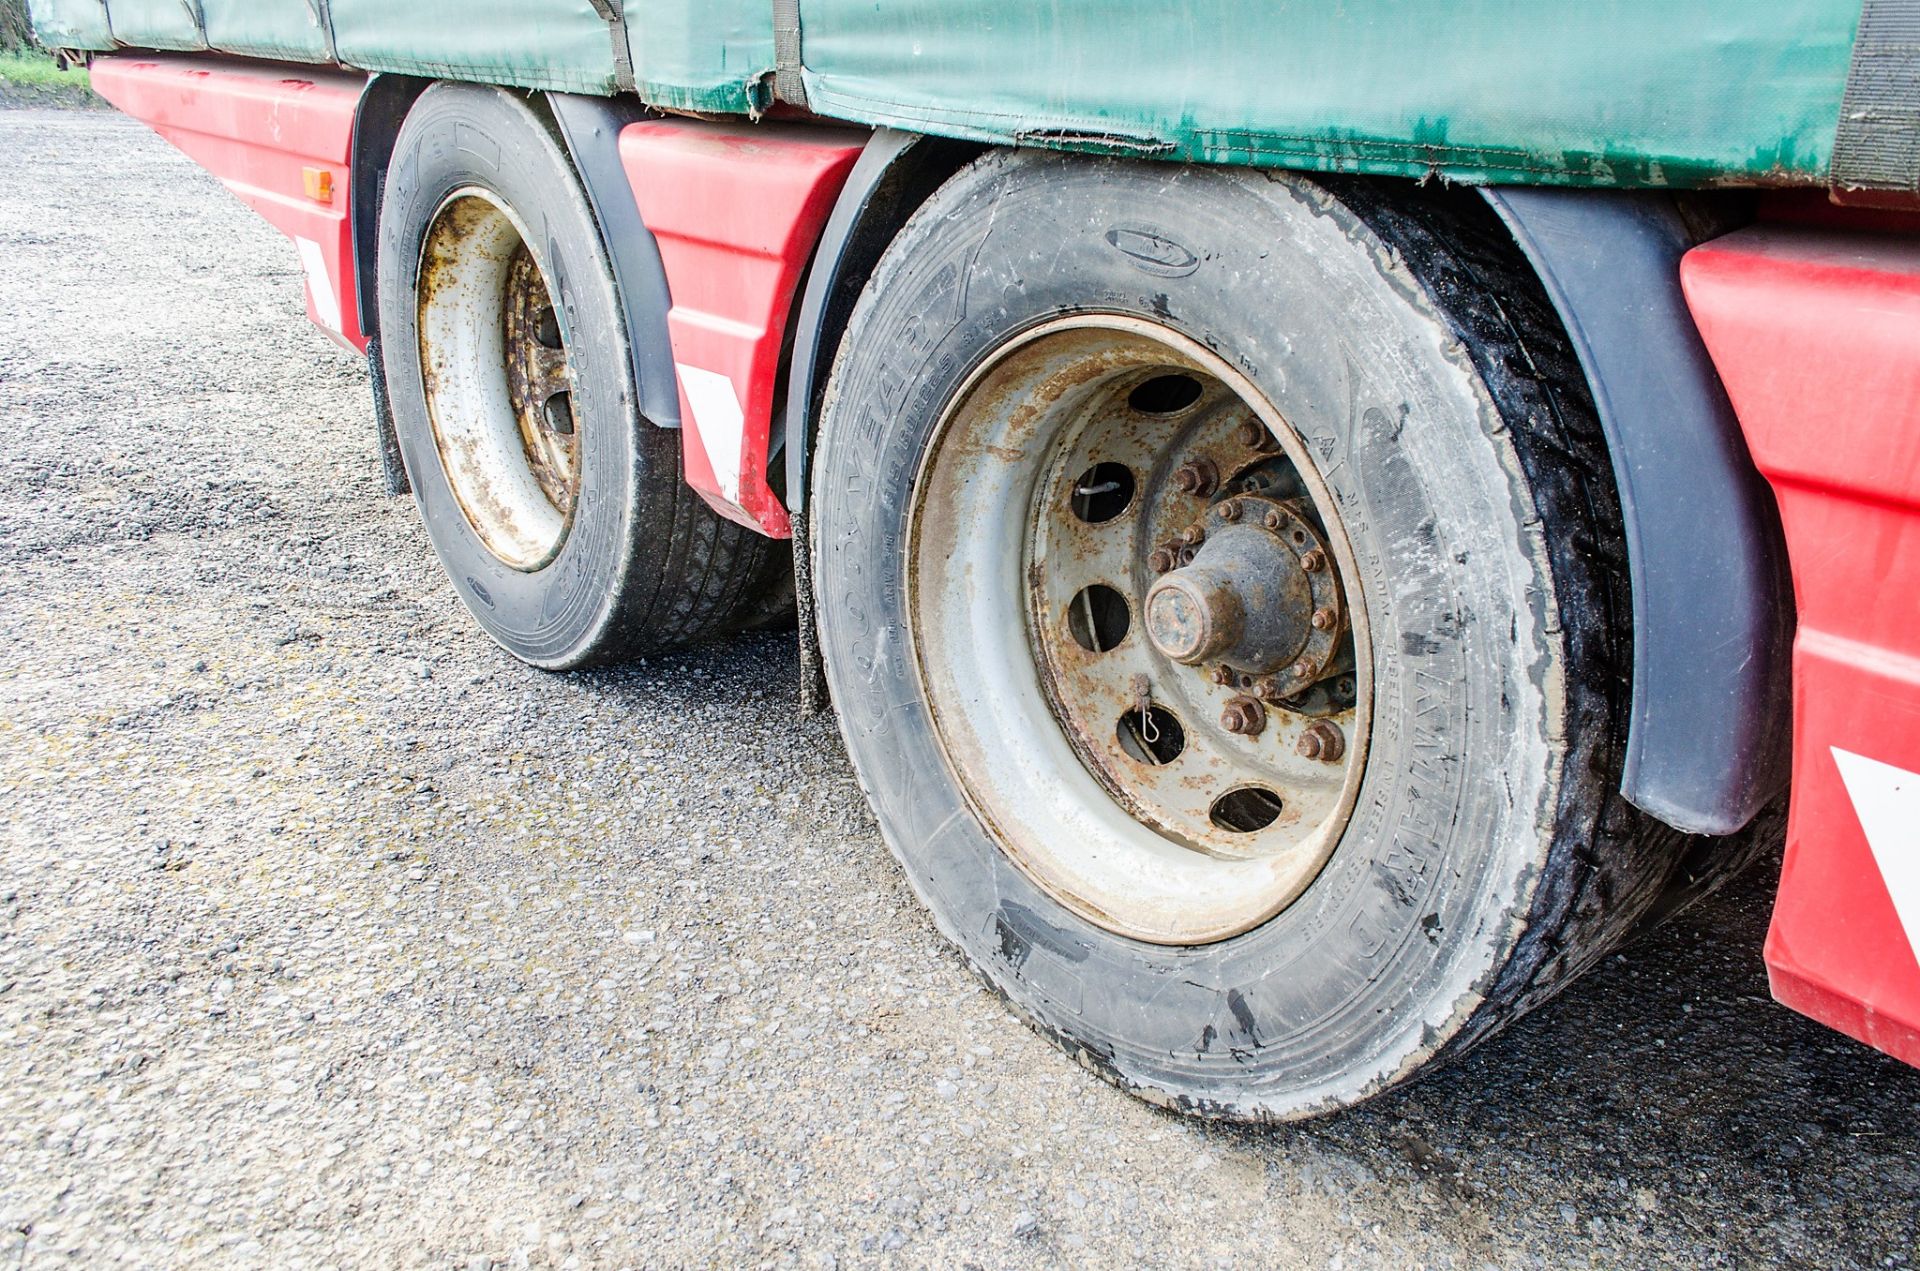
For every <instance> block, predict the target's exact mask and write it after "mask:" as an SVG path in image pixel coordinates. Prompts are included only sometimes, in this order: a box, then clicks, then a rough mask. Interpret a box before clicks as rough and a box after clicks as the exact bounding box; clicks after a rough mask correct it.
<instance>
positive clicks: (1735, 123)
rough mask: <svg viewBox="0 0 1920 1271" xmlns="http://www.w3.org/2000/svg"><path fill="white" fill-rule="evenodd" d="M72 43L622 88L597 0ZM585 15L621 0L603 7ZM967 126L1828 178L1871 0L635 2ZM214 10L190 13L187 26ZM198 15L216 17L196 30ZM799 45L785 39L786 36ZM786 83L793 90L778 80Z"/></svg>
mask: <svg viewBox="0 0 1920 1271" xmlns="http://www.w3.org/2000/svg"><path fill="white" fill-rule="evenodd" d="M30 4H31V7H32V10H33V15H34V20H35V23H36V25H37V27H38V29H39V31H40V34H41V38H42V39H43V40H44V41H45V42H46V43H48V44H50V45H55V46H59V47H65V48H108V47H112V46H113V45H114V43H115V42H116V41H117V42H118V43H120V44H122V45H125V46H128V47H135V48H196V47H203V46H204V43H205V41H206V38H207V37H211V40H212V42H213V44H214V46H215V47H217V48H219V49H222V50H225V51H229V52H239V53H252V54H255V55H257V56H264V57H276V58H285V59H292V60H326V58H327V57H328V54H327V51H326V44H325V35H326V31H325V29H324V28H323V27H321V26H320V25H319V24H318V23H317V22H314V21H313V20H312V19H313V18H314V17H315V16H316V15H318V14H319V13H320V12H322V11H323V10H325V9H330V11H331V15H332V27H333V29H332V36H333V46H334V49H335V50H336V54H337V57H338V59H339V60H340V61H341V62H344V63H345V64H347V65H349V66H354V67H359V68H361V69H364V70H375V71H403V72H408V73H411V74H416V75H425V76H434V77H442V78H450V79H468V80H479V81H483V82H493V83H501V84H512V85H517V86H519V87H523V88H551V89H562V90H567V91H573V92H586V93H611V92H613V91H614V90H615V86H616V82H617V81H616V66H617V62H616V58H615V47H614V41H615V40H616V39H618V38H620V37H619V35H618V33H617V31H616V29H615V28H614V27H613V26H611V25H610V24H609V22H608V21H607V19H606V18H605V17H603V16H602V15H601V13H600V11H599V8H597V7H596V0H331V3H330V5H323V4H322V3H321V0H110V4H109V5H108V6H107V8H110V10H111V31H110V33H109V31H108V30H107V24H106V22H105V21H103V9H102V6H101V5H100V3H99V2H98V0H30ZM599 4H600V7H602V8H608V9H611V8H613V7H614V6H612V5H611V4H610V3H608V2H607V0H599ZM777 6H784V7H785V8H786V10H787V12H788V13H789V14H791V13H793V12H796V11H797V13H798V18H799V23H798V25H799V37H798V41H797V43H798V48H799V56H800V61H801V63H802V66H801V67H799V68H796V67H795V65H794V63H793V61H792V60H791V57H789V58H788V60H787V61H786V62H785V64H784V65H783V66H782V67H781V70H782V72H783V74H787V73H788V72H794V71H796V70H797V71H798V82H799V83H800V84H803V85H804V87H805V91H806V96H807V101H808V105H809V106H810V107H811V108H812V109H813V110H814V111H815V112H817V113H819V114H822V115H827V116H832V117H836V118H841V119H847V120H851V121H855V122H859V123H867V124H885V125H892V126H895V127H901V128H907V129H912V130H916V131H922V132H931V133H939V134H943V135H947V136H955V137H964V138H971V139H975V140H980V141H989V142H1002V143H1016V144H1029V145H1050V146H1058V147H1064V148H1068V149H1085V150H1096V151H1105V152H1111V153H1120V154H1139V155H1148V156H1154V157H1162V158H1169V159H1192V160H1199V161H1203V162H1209V163H1232V164H1252V165H1259V166H1269V167H1291V168H1304V169H1308V170H1314V171H1350V172H1374V173H1382V174H1388V175H1395V176H1410V177H1424V176H1435V175H1437V176H1443V177H1446V178H1448V179H1452V180H1460V181H1472V182H1484V181H1494V182H1523V183H1540V184H1554V185H1591V186H1609V185H1629V186H1632V185H1651V186H1663V185H1671V186H1695V185H1711V184H1745V185H1754V184H1818V183H1822V182H1824V181H1825V180H1826V179H1827V177H1828V175H1829V171H1830V168H1831V165H1832V158H1833V145H1834V132H1835V128H1836V126H1837V125H1838V123H1839V118H1840V102H1841V97H1842V95H1843V92H1844V90H1845V86H1846V80H1847V66H1848V58H1849V55H1850V53H1851V51H1852V48H1853V42H1854V34H1855V29H1856V27H1857V25H1858V23H1859V18H1860V0H1740V2H1739V3H1734V2H1733V0H1559V2H1554V0H624V3H623V4H622V5H620V6H618V7H620V8H621V9H623V10H624V12H625V15H626V32H625V39H626V45H625V48H623V49H622V50H620V51H621V52H622V53H623V54H624V55H626V57H628V58H630V60H631V62H632V66H633V72H634V78H635V81H636V82H637V84H638V87H639V91H640V94H641V96H643V97H644V98H646V99H647V101H649V102H650V103H652V104H654V105H656V106H659V107H661V108H663V109H666V110H677V111H702V112H713V113H720V114H749V113H758V112H759V111H760V110H761V109H763V108H764V107H765V106H766V105H767V103H768V100H769V94H770V92H771V89H772V86H773V78H774V77H773V72H774V69H775V63H776V60H777V59H776V56H775V40H774V12H775V9H776V7H777ZM203 11H204V22H202V20H201V17H202V13H203ZM203 31H204V32H205V33H206V34H205V35H204V36H203V35H202V32H203ZM781 47H782V48H783V50H788V51H790V50H791V47H792V42H791V41H789V42H788V43H786V44H783V45H782V46H781ZM792 78H793V77H792V76H791V75H787V79H786V80H783V82H790V81H791V80H792Z"/></svg>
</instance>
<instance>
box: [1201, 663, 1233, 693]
mask: <svg viewBox="0 0 1920 1271" xmlns="http://www.w3.org/2000/svg"><path fill="white" fill-rule="evenodd" d="M1207 678H1208V679H1210V680H1212V681H1213V682H1214V683H1215V684H1218V685H1220V686H1221V687H1223V688H1224V687H1226V686H1227V685H1229V684H1232V683H1233V668H1232V667H1230V666H1226V665H1224V664H1223V665H1221V666H1216V667H1214V668H1213V670H1212V671H1210V672H1208V673H1207Z"/></svg>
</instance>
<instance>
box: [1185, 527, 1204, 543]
mask: <svg viewBox="0 0 1920 1271" xmlns="http://www.w3.org/2000/svg"><path fill="white" fill-rule="evenodd" d="M1206 541H1207V532H1206V531H1205V530H1203V529H1201V528H1200V527H1199V526H1198V525H1189V526H1187V528H1186V529H1184V530H1181V531H1180V545H1181V546H1182V547H1198V546H1200V544H1202V543H1204V542H1206Z"/></svg>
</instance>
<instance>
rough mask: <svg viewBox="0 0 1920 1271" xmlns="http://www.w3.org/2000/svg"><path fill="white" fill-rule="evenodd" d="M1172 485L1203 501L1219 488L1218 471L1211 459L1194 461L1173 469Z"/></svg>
mask: <svg viewBox="0 0 1920 1271" xmlns="http://www.w3.org/2000/svg"><path fill="white" fill-rule="evenodd" d="M1173 484H1174V488H1176V489H1178V490H1182V491H1184V492H1185V493H1187V494H1193V495H1198V496H1199V497H1200V498H1203V499H1204V498H1206V497H1207V496H1208V495H1209V494H1212V493H1213V492H1214V491H1215V490H1218V489H1219V488H1220V469H1219V467H1218V465H1216V464H1215V463H1214V462H1213V460H1211V459H1194V460H1191V461H1190V462H1187V463H1183V464H1181V465H1180V466H1179V467H1178V468H1176V469H1174V472H1173Z"/></svg>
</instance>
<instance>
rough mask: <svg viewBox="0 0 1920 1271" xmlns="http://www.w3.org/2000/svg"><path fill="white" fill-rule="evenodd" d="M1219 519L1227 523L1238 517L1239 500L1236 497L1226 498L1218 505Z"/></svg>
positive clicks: (1231, 522)
mask: <svg viewBox="0 0 1920 1271" xmlns="http://www.w3.org/2000/svg"><path fill="white" fill-rule="evenodd" d="M1220 519H1221V520H1223V521H1225V522H1226V523H1227V524H1229V525H1231V524H1233V523H1234V522H1235V521H1237V520H1239V519H1240V502H1239V500H1238V499H1228V500H1227V501H1226V502H1225V503H1222V504H1221V505H1220Z"/></svg>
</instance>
